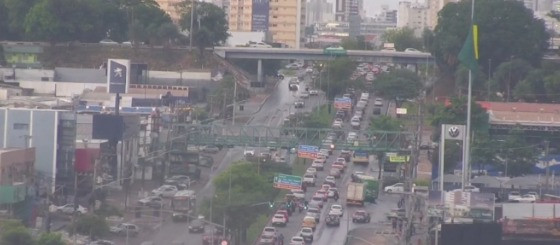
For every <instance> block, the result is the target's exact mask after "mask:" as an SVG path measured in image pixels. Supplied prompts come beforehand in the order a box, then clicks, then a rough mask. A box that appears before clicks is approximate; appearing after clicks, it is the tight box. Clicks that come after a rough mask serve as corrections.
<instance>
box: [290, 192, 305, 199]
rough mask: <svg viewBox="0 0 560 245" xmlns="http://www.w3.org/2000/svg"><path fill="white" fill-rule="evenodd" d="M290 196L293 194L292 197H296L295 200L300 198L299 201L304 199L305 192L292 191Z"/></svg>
mask: <svg viewBox="0 0 560 245" xmlns="http://www.w3.org/2000/svg"><path fill="white" fill-rule="evenodd" d="M292 194H293V195H294V197H296V198H300V199H304V198H305V192H303V191H302V190H292Z"/></svg>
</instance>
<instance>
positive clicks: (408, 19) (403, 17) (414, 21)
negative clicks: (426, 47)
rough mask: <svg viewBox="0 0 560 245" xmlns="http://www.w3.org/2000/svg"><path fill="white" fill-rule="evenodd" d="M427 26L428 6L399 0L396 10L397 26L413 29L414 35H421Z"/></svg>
mask: <svg viewBox="0 0 560 245" xmlns="http://www.w3.org/2000/svg"><path fill="white" fill-rule="evenodd" d="M427 26H428V8H427V7H425V6H424V5H421V4H418V3H411V2H400V3H399V9H398V11H397V28H402V27H409V28H412V29H414V34H415V35H416V36H421V35H422V32H423V31H424V28H426V27H427Z"/></svg>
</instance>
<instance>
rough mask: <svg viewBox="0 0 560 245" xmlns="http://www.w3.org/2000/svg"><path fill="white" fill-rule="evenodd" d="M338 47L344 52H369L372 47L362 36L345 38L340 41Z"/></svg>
mask: <svg viewBox="0 0 560 245" xmlns="http://www.w3.org/2000/svg"><path fill="white" fill-rule="evenodd" d="M340 46H342V47H343V48H344V49H346V50H371V49H373V47H372V46H371V43H369V42H367V41H366V39H365V37H364V36H357V37H355V38H351V37H347V38H344V39H342V41H341V43H340Z"/></svg>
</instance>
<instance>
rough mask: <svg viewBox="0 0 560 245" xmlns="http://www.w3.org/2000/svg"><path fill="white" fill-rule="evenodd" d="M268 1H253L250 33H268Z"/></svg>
mask: <svg viewBox="0 0 560 245" xmlns="http://www.w3.org/2000/svg"><path fill="white" fill-rule="evenodd" d="M269 9H270V3H269V0H253V16H252V18H253V19H252V21H251V31H258V32H268V16H269Z"/></svg>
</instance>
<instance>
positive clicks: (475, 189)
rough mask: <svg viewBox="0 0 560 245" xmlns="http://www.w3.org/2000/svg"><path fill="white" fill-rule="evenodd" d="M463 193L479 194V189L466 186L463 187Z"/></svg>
mask: <svg viewBox="0 0 560 245" xmlns="http://www.w3.org/2000/svg"><path fill="white" fill-rule="evenodd" d="M465 192H480V189H478V188H477V187H476V186H472V185H467V186H465Z"/></svg>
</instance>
